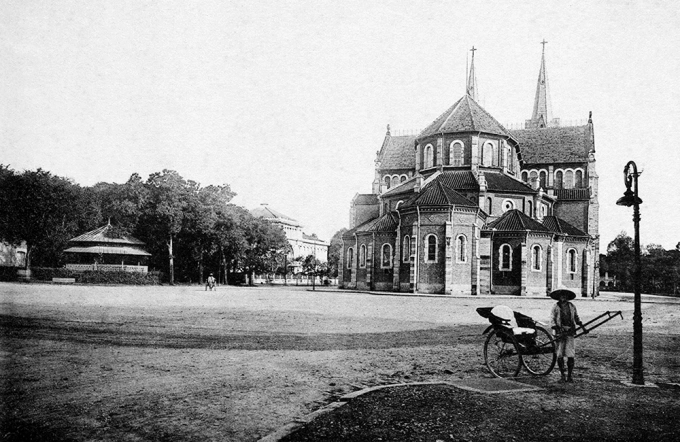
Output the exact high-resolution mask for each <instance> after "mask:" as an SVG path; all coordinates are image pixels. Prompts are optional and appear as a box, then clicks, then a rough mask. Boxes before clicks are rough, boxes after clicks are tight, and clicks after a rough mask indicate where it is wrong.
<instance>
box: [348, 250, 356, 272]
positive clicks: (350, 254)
mask: <svg viewBox="0 0 680 442" xmlns="http://www.w3.org/2000/svg"><path fill="white" fill-rule="evenodd" d="M353 267H354V249H353V248H352V247H350V248H349V249H347V268H348V269H351V268H353Z"/></svg>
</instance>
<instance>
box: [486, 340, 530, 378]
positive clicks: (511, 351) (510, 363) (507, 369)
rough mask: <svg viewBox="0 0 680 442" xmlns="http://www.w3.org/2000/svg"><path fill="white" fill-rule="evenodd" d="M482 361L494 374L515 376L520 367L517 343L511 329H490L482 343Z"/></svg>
mask: <svg viewBox="0 0 680 442" xmlns="http://www.w3.org/2000/svg"><path fill="white" fill-rule="evenodd" d="M484 362H485V363H486V366H487V367H488V368H489V370H490V371H491V373H493V375H494V376H496V377H499V378H509V377H514V376H517V374H518V373H519V371H520V370H521V369H522V356H521V355H520V353H519V344H518V343H517V340H516V339H515V337H514V336H513V335H512V331H509V332H503V331H501V333H499V332H498V330H492V331H491V333H489V335H488V336H487V337H486V342H485V343H484Z"/></svg>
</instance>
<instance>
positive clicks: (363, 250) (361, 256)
mask: <svg viewBox="0 0 680 442" xmlns="http://www.w3.org/2000/svg"><path fill="white" fill-rule="evenodd" d="M359 267H366V245H365V244H362V245H361V248H360V249H359Z"/></svg>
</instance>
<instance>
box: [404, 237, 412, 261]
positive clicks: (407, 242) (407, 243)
mask: <svg viewBox="0 0 680 442" xmlns="http://www.w3.org/2000/svg"><path fill="white" fill-rule="evenodd" d="M402 252H403V254H402V256H403V258H402V261H404V262H409V261H411V238H410V237H409V236H408V235H406V236H404V247H403V248H402Z"/></svg>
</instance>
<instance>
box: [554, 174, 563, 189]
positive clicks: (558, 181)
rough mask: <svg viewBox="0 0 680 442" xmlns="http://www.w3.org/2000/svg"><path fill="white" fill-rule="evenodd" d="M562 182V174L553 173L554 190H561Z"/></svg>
mask: <svg viewBox="0 0 680 442" xmlns="http://www.w3.org/2000/svg"><path fill="white" fill-rule="evenodd" d="M563 181H564V173H562V171H561V170H558V171H557V172H555V189H558V190H559V189H561V188H562V182H563Z"/></svg>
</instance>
